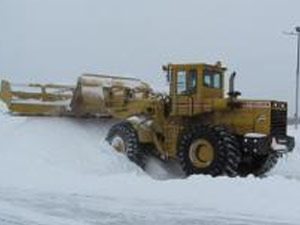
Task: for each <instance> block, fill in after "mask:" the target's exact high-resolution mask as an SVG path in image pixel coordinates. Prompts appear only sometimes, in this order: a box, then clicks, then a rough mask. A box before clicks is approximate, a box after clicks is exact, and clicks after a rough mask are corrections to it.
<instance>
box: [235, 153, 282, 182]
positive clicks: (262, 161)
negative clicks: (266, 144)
mask: <svg viewBox="0 0 300 225" xmlns="http://www.w3.org/2000/svg"><path fill="white" fill-rule="evenodd" d="M278 159H279V155H278V154H275V153H269V154H268V155H265V156H252V157H251V159H250V160H249V161H248V162H244V163H241V164H240V166H239V175H240V176H243V177H245V176H248V175H250V174H252V175H254V176H256V177H264V176H265V175H266V174H267V173H268V172H270V171H271V170H272V169H273V168H274V167H275V166H276V164H277V162H278Z"/></svg>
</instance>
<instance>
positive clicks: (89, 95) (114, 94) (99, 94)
mask: <svg viewBox="0 0 300 225" xmlns="http://www.w3.org/2000/svg"><path fill="white" fill-rule="evenodd" d="M149 92H151V89H150V87H149V86H148V85H147V84H146V83H144V82H142V81H140V80H139V79H135V78H127V77H116V76H109V75H98V74H83V75H82V76H81V77H79V79H78V82H77V85H76V89H75V91H74V97H73V99H72V102H71V109H72V112H73V113H74V114H75V115H77V116H83V115H85V116H86V115H93V116H97V117H107V116H112V114H113V111H114V110H119V111H126V109H125V106H126V103H128V99H129V98H130V99H131V100H137V99H138V97H137V96H138V94H140V95H143V96H142V98H145V97H147V96H145V95H146V93H149ZM130 93H134V95H132V96H131V95H130ZM129 95H130V97H129Z"/></svg>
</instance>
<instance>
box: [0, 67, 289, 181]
mask: <svg viewBox="0 0 300 225" xmlns="http://www.w3.org/2000/svg"><path fill="white" fill-rule="evenodd" d="M163 70H164V71H165V73H166V76H167V79H168V81H169V84H170V91H169V94H168V95H167V94H161V93H155V92H154V91H153V90H152V89H151V88H150V86H149V85H148V84H146V83H144V82H142V81H140V80H138V79H133V78H126V77H116V76H107V75H95V74H84V75H82V76H81V77H79V79H78V82H77V85H76V86H66V85H53V84H46V85H41V84H29V85H21V84H11V83H10V82H8V81H5V80H3V81H2V85H1V92H0V95H1V99H2V100H3V101H4V102H5V103H6V104H7V106H8V108H9V110H10V112H11V113H12V114H13V115H25V116H37V115H39V116H73V117H95V118H101V117H107V118H118V119H121V122H120V123H117V124H115V125H114V126H112V127H111V129H110V131H109V132H108V135H107V141H108V142H109V143H110V144H111V145H112V146H113V148H114V149H115V150H116V151H118V152H121V153H124V154H126V155H127V156H128V158H129V159H130V160H131V161H133V162H135V163H136V164H138V165H139V166H140V167H142V168H144V166H145V160H146V157H147V156H149V155H152V156H155V157H157V158H159V159H161V160H165V161H167V160H175V161H177V162H178V163H179V164H180V165H181V168H182V170H183V171H184V172H185V173H186V174H187V175H191V174H209V175H211V176H220V175H227V176H230V177H234V176H247V175H249V174H253V175H255V176H263V175H265V174H266V173H267V172H268V171H270V170H271V169H272V168H273V167H274V166H275V165H276V163H277V161H278V159H279V157H280V156H282V155H283V154H285V153H288V152H290V151H292V150H293V148H294V138H293V137H289V136H287V103H286V102H279V101H269V100H247V99H241V98H239V96H240V95H241V93H240V92H238V91H236V90H235V89H234V78H235V73H233V74H232V75H231V77H230V82H229V83H230V88H229V92H228V93H227V96H225V94H224V73H225V71H226V68H224V67H222V65H221V63H219V62H218V63H216V64H215V65H209V64H204V63H199V64H168V65H166V66H163Z"/></svg>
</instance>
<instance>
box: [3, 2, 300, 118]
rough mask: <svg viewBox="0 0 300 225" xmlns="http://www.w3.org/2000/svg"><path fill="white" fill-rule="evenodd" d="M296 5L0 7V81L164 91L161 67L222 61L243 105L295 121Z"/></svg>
mask: <svg viewBox="0 0 300 225" xmlns="http://www.w3.org/2000/svg"><path fill="white" fill-rule="evenodd" d="M296 25H300V0H205V1H204V0H185V1H183V0H151V1H150V0H149V1H145V0H144V1H143V0H126V1H125V0H118V1H117V0H107V1H101V0H0V77H2V78H4V77H5V78H9V79H11V80H14V81H22V82H24V81H60V82H75V80H76V78H77V76H78V75H79V74H81V73H83V72H102V73H112V74H121V75H122V74H124V75H130V76H135V77H138V78H141V79H144V80H146V81H148V82H150V83H152V84H153V85H156V86H158V87H162V86H163V85H164V84H165V79H164V77H163V76H162V72H161V65H162V64H166V63H168V62H207V63H215V62H216V61H218V60H221V61H222V62H223V63H224V64H225V65H226V66H227V67H228V68H229V72H228V73H230V72H231V71H233V70H236V71H237V72H238V78H237V85H236V87H237V89H239V90H240V91H241V92H242V94H243V97H247V98H265V99H279V100H288V101H289V103H290V113H291V114H292V113H293V112H294V107H293V106H294V86H295V66H296V39H295V38H293V37H289V36H285V35H283V33H282V32H283V31H291V30H293V29H294V27H295V26H296Z"/></svg>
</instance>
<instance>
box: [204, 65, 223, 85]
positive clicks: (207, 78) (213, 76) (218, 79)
mask: <svg viewBox="0 0 300 225" xmlns="http://www.w3.org/2000/svg"><path fill="white" fill-rule="evenodd" d="M203 86H204V87H207V88H216V89H221V88H222V86H223V85H222V75H221V73H220V72H217V71H213V70H207V69H205V70H203Z"/></svg>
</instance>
